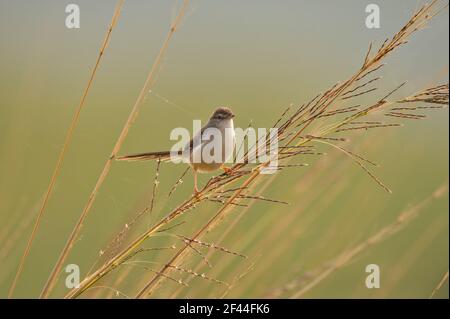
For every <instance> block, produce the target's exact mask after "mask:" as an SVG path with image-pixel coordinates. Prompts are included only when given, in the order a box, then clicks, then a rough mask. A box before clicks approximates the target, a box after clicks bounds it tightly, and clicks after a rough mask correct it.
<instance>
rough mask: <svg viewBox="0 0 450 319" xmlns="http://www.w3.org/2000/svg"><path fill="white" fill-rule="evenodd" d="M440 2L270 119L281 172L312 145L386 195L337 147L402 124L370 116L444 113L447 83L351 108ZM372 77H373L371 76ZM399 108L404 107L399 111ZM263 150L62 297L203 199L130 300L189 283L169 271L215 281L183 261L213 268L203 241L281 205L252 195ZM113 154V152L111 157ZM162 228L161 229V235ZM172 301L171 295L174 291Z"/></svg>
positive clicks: (364, 162)
mask: <svg viewBox="0 0 450 319" xmlns="http://www.w3.org/2000/svg"><path fill="white" fill-rule="evenodd" d="M438 3H439V2H438V1H432V2H431V3H430V4H428V5H425V6H423V7H422V8H421V9H420V10H418V11H417V12H416V13H415V14H414V15H413V16H412V18H411V19H410V20H409V21H408V22H407V23H406V24H405V25H404V27H403V28H402V29H401V30H400V31H399V32H398V33H396V34H395V35H394V36H393V37H392V38H390V39H386V41H385V42H384V43H383V44H382V45H381V46H380V47H379V48H378V49H377V50H376V51H375V52H372V50H373V48H372V45H370V46H369V49H368V52H367V54H366V56H365V57H364V59H363V62H362V65H361V67H360V69H358V70H357V71H356V72H355V73H354V75H352V76H351V77H350V78H349V79H347V80H345V81H343V82H341V83H337V84H336V85H334V86H333V87H331V88H330V89H328V90H327V91H325V92H323V93H320V94H318V95H317V96H316V97H315V98H313V99H312V100H310V101H309V102H307V103H305V104H302V105H300V106H298V107H290V108H288V109H286V111H285V112H283V114H282V115H281V117H279V118H278V119H275V125H274V127H277V128H278V138H279V141H280V142H281V147H280V150H279V152H278V156H279V159H280V160H281V163H280V167H279V168H280V169H281V170H287V169H290V168H292V167H294V166H295V164H291V163H290V161H291V160H292V159H294V158H302V157H304V156H306V155H321V154H322V153H321V152H319V151H318V150H317V147H318V145H320V144H324V145H326V146H329V147H332V148H333V149H336V150H338V151H339V152H342V153H343V154H345V155H346V156H347V157H349V158H350V159H351V160H352V161H353V162H354V163H355V164H356V165H357V166H359V167H360V168H361V169H362V170H363V171H364V172H365V173H366V174H367V175H368V176H369V178H371V179H372V180H373V181H374V182H375V183H377V184H378V185H379V186H380V187H381V188H382V189H384V190H385V191H387V192H391V190H390V189H389V188H388V187H387V186H386V185H385V184H384V183H383V182H382V181H381V179H379V178H378V177H377V176H376V175H375V174H374V173H373V172H372V170H371V169H369V167H376V166H377V165H376V164H375V163H374V162H372V161H370V160H368V159H366V158H365V157H363V156H361V155H359V154H356V153H355V152H353V151H351V150H349V149H347V148H345V147H343V146H341V145H339V143H341V142H344V141H346V139H345V138H344V137H342V136H341V134H343V133H344V132H349V131H363V132H364V131H368V130H372V129H386V128H388V127H394V126H400V124H401V123H397V122H395V123H393V122H379V121H373V120H371V119H370V116H371V115H373V114H375V113H377V114H379V113H381V114H384V115H385V116H386V118H391V117H395V118H396V119H401V120H410V119H411V120H416V119H421V118H423V117H424V115H423V114H417V113H415V111H417V110H422V108H420V109H419V108H415V107H410V106H408V105H409V104H410V103H416V102H424V103H427V104H428V105H429V106H428V108H442V107H444V106H445V105H446V104H448V85H447V84H445V85H438V86H434V87H431V88H427V89H426V90H424V91H421V92H418V93H415V94H412V95H411V96H407V97H402V98H395V97H394V96H396V95H397V94H398V93H399V90H400V88H402V87H403V86H404V85H405V83H403V84H401V85H399V86H398V87H396V88H393V89H392V90H391V91H388V92H385V93H381V94H380V95H379V97H378V98H376V99H375V101H374V102H373V104H370V105H366V106H362V105H359V104H355V102H354V101H355V100H356V99H357V98H358V97H360V96H362V95H368V94H371V95H373V94H375V92H378V89H377V87H373V86H374V85H376V84H377V83H378V82H379V81H380V79H381V78H380V77H379V76H375V74H376V73H377V72H379V71H380V70H381V69H382V68H383V66H384V64H383V63H382V62H383V60H384V59H385V58H386V57H387V56H388V55H389V54H390V53H392V52H393V51H394V50H395V49H397V48H398V47H400V46H402V45H404V44H406V43H407V41H408V38H409V37H410V36H411V35H412V34H413V33H415V32H416V31H418V30H420V29H422V28H423V27H425V26H426V24H427V23H428V22H429V21H430V20H431V19H432V18H433V17H434V16H435V15H436V14H437V13H439V12H440V10H442V7H438ZM370 76H375V77H374V78H370ZM408 103H409V104H408ZM399 105H402V107H400V106H399ZM405 105H406V106H405ZM262 142H263V143H262V144H265V146H268V145H269V141H268V140H266V141H262ZM260 147H262V146H261V144H257V145H252V146H251V147H250V150H249V151H248V152H247V153H246V157H245V158H246V161H244V163H240V164H235V165H234V166H233V167H232V169H231V171H230V172H229V173H227V174H222V175H219V176H215V177H213V178H211V179H210V180H209V181H208V182H207V183H206V185H205V186H204V188H203V189H202V190H201V191H200V193H199V194H197V195H196V196H192V197H190V198H188V199H186V200H185V201H184V202H182V203H181V204H180V205H178V206H177V207H176V208H175V209H173V210H172V211H170V212H169V213H168V214H167V215H166V216H165V217H163V218H162V219H160V220H159V221H157V222H155V223H154V224H153V225H151V226H150V227H149V228H148V229H147V230H146V231H145V232H143V233H142V234H140V235H139V236H137V237H136V238H135V239H134V240H132V241H131V243H129V244H128V245H126V246H125V247H124V248H123V249H122V250H121V251H119V252H118V253H116V254H115V255H114V256H112V257H111V258H109V259H108V260H107V261H106V262H105V263H104V264H103V265H102V266H100V267H99V268H98V269H97V270H95V271H94V272H93V273H91V274H89V275H88V276H87V277H86V278H85V279H84V280H83V281H82V282H81V284H80V287H79V288H76V289H73V290H71V291H70V292H69V293H68V294H67V295H66V298H75V297H78V296H80V295H82V294H83V293H84V292H86V291H87V290H89V289H91V288H93V287H94V285H95V284H96V283H97V282H98V281H99V280H100V279H102V278H104V277H105V276H106V275H108V274H109V273H111V272H112V271H113V270H115V269H117V268H118V267H119V266H121V265H124V264H127V263H130V259H132V258H133V257H134V256H136V255H138V254H139V253H140V252H142V248H141V246H142V244H143V243H144V242H146V240H147V239H149V238H151V237H155V236H158V235H161V233H164V234H166V235H169V236H170V235H174V234H173V228H174V227H177V225H179V224H177V223H176V221H179V220H181V217H182V216H185V215H186V213H187V212H189V211H192V210H193V209H195V208H196V207H198V205H200V204H201V203H203V202H207V201H214V202H217V201H218V202H219V203H222V207H221V208H220V209H219V210H218V211H217V212H216V213H215V214H213V216H212V217H211V218H210V219H209V220H208V221H207V222H206V223H204V224H203V225H201V226H200V227H199V228H198V229H197V230H196V231H194V232H193V233H192V234H191V235H190V236H183V238H181V242H182V246H181V248H179V249H178V250H177V251H176V252H175V254H174V255H173V256H172V257H170V258H169V259H168V260H167V261H165V260H155V261H152V262H147V263H149V264H152V265H159V264H161V265H162V266H161V268H160V269H154V268H148V267H146V268H145V269H147V270H148V271H149V272H150V273H152V274H153V275H152V277H151V278H149V279H148V280H146V281H144V282H143V284H142V285H141V286H140V288H139V289H137V292H136V294H135V295H134V296H133V297H135V298H145V297H148V296H150V295H151V294H152V293H153V292H154V291H155V289H156V288H157V287H158V286H159V285H160V283H161V282H162V281H163V280H171V281H174V282H178V283H179V284H180V285H182V286H184V285H186V283H185V282H183V281H181V280H176V279H175V278H174V277H172V275H171V273H172V272H174V271H181V272H185V273H188V274H190V275H191V276H192V277H198V275H200V277H203V278H205V279H208V280H211V281H213V279H212V278H209V277H207V276H206V275H203V276H202V275H201V274H199V273H198V272H197V270H196V268H194V269H186V268H184V267H183V266H182V265H181V262H182V260H185V259H186V258H187V257H188V256H189V254H191V253H195V254H197V255H199V256H200V257H201V259H202V261H203V262H204V263H205V264H207V265H209V264H210V263H209V261H208V254H209V253H208V254H207V255H204V254H203V253H202V252H200V251H199V250H198V249H197V248H196V247H197V246H198V245H201V243H204V241H203V237H204V235H205V234H207V233H208V232H210V231H211V230H212V229H213V228H215V227H217V226H218V225H219V224H220V223H221V221H223V220H224V218H225V217H226V216H227V215H228V214H229V213H230V212H231V211H232V209H233V208H234V207H237V206H250V205H252V204H253V203H254V202H255V201H258V200H268V201H271V202H278V201H277V200H274V199H268V198H264V197H261V196H260V195H259V194H255V193H254V192H255V190H256V185H258V183H259V182H260V181H261V180H264V178H262V176H263V175H262V174H261V171H262V170H263V169H264V168H265V167H266V166H267V165H268V162H265V163H261V164H258V165H256V166H254V167H253V166H252V165H251V164H250V162H251V159H252V158H253V157H254V156H255V154H258V153H259V152H260V151H261V148H260ZM115 154H116V153H114V152H113V155H115ZM113 157H114V156H112V158H113ZM272 179H273V178H272V177H269V178H267V180H269V182H270V181H271V180H272ZM269 182H268V183H269ZM232 225H233V224H232ZM164 227H166V228H165V229H164ZM207 247H208V248H209V251H214V250H225V251H227V253H230V250H228V249H225V248H223V247H222V249H220V248H219V247H218V246H217V245H216V244H214V243H209V244H207ZM192 277H191V278H192ZM216 281H217V280H216ZM173 296H176V293H175V294H174V295H173Z"/></svg>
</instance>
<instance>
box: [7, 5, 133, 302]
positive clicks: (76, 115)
mask: <svg viewBox="0 0 450 319" xmlns="http://www.w3.org/2000/svg"><path fill="white" fill-rule="evenodd" d="M123 3H124V0H119V1H118V2H117V5H116V9H115V11H114V14H113V17H112V20H111V23H110V25H109V28H108V30H107V32H106V35H105V38H104V40H103V43H102V45H101V46H100V50H99V54H98V56H97V60H96V61H95V64H94V67H93V69H92V71H91V74H90V77H89V80H88V83H87V85H86V88H85V89H84V91H83V94H82V96H81V100H80V103H79V104H78V107H77V109H76V110H75V113H74V115H73V118H72V121H71V122H70V126H69V129H68V130H67V133H66V137H65V139H64V142H63V147H62V149H61V151H60V153H59V155H58V159H57V161H56V165H55V168H54V169H53V173H52V176H51V178H50V183H49V185H48V187H47V191H46V194H45V196H44V200H43V202H42V205H41V207H40V209H39V213H38V215H37V217H36V221H35V223H34V226H33V229H32V231H31V234H30V237H29V239H28V242H27V245H26V247H25V250H24V252H23V254H22V257H21V259H20V262H19V266H18V268H17V272H16V275H15V277H14V279H13V282H12V284H11V287H10V288H9V291H8V298H11V297H12V295H13V293H14V290H15V288H16V285H17V281H18V280H19V277H20V274H21V273H22V270H23V266H24V265H25V261H26V259H27V257H28V254H29V253H30V250H31V246H32V245H33V241H34V239H35V237H36V233H37V231H38V230H39V226H40V224H41V220H42V217H43V215H44V212H45V209H46V207H47V203H48V200H49V198H50V196H51V194H52V191H53V187H54V186H55V182H56V179H57V178H58V176H59V172H60V171H61V167H62V164H63V161H64V158H65V156H66V152H67V149H68V148H69V145H70V143H71V142H72V137H73V133H74V131H75V128H76V127H77V124H78V120H79V118H80V114H81V111H82V110H83V108H84V105H85V104H84V103H85V101H86V98H87V96H88V93H89V91H90V89H91V87H92V83H93V82H94V78H95V75H96V74H97V70H98V67H99V66H100V61H101V59H102V57H103V54H104V53H105V49H106V47H107V46H108V43H109V40H110V37H111V33H112V31H113V29H114V27H115V26H116V23H117V20H118V19H119V16H120V12H121V10H122V6H123Z"/></svg>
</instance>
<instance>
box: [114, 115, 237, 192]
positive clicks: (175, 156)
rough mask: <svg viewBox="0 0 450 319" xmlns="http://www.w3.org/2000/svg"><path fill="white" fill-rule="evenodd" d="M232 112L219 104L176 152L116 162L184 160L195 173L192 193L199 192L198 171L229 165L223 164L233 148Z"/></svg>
mask: <svg viewBox="0 0 450 319" xmlns="http://www.w3.org/2000/svg"><path fill="white" fill-rule="evenodd" d="M234 116H235V115H234V114H233V112H232V111H231V109H229V108H227V107H219V108H217V109H216V110H215V111H214V113H213V114H212V115H211V118H210V119H209V121H208V123H206V125H205V126H203V127H202V128H201V130H200V131H199V132H197V134H196V135H195V136H194V137H193V138H192V139H191V140H190V141H189V143H186V145H185V146H184V148H183V149H182V150H178V151H175V152H173V151H172V152H171V151H162V152H148V153H140V154H133V155H125V156H120V157H117V158H116V160H118V161H147V160H159V161H167V160H172V161H177V160H178V161H179V160H181V161H183V162H185V163H188V164H189V165H190V166H191V168H192V170H193V172H194V193H195V194H196V195H197V194H198V193H199V190H198V186H197V173H209V172H213V171H215V170H218V169H220V168H221V169H223V170H224V171H225V172H226V173H228V172H229V170H230V169H229V168H228V167H226V166H225V163H226V162H227V161H228V160H229V159H230V157H231V155H232V153H233V150H234V147H235V132H234V123H233V118H234Z"/></svg>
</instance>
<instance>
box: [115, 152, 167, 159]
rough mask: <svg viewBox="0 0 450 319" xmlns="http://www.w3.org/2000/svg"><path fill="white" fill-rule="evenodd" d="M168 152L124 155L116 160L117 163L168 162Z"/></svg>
mask: <svg viewBox="0 0 450 319" xmlns="http://www.w3.org/2000/svg"><path fill="white" fill-rule="evenodd" d="M169 159H170V152H169V151H164V152H149V153H140V154H132V155H124V156H119V157H117V158H116V160H118V161H149V160H161V161H164V160H169Z"/></svg>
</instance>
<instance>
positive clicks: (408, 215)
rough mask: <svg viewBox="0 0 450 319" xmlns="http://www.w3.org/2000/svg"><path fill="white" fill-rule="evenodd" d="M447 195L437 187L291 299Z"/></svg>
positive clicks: (400, 228) (444, 187)
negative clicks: (431, 203)
mask: <svg viewBox="0 0 450 319" xmlns="http://www.w3.org/2000/svg"><path fill="white" fill-rule="evenodd" d="M447 193H448V184H447V183H446V184H443V185H441V186H440V187H438V188H437V189H436V190H435V191H434V192H433V194H431V195H430V196H428V197H426V198H425V199H423V200H422V201H421V202H419V203H418V204H416V205H414V206H413V207H411V208H409V209H407V210H406V211H404V212H402V213H401V214H400V215H399V216H398V217H397V219H396V221H395V222H393V223H392V224H389V225H387V226H385V227H383V228H382V229H381V230H379V231H378V232H377V233H375V234H374V235H372V236H370V237H369V238H368V239H367V240H365V241H364V242H362V243H360V244H359V245H357V246H355V247H353V248H351V249H348V250H346V251H344V252H343V253H342V254H340V255H339V256H337V257H336V258H335V259H334V261H333V262H332V264H331V267H327V269H326V270H325V271H323V272H322V273H321V274H319V275H317V276H315V277H314V279H313V280H312V281H311V282H309V283H308V284H307V285H305V286H304V287H302V288H301V289H300V290H298V291H297V292H296V293H294V294H293V295H292V297H291V298H300V297H302V296H303V295H304V294H305V293H306V292H308V291H310V290H311V289H312V288H314V287H315V286H317V285H318V284H319V283H320V282H322V281H323V280H324V279H325V278H327V277H328V276H329V275H331V274H332V273H333V272H334V271H336V270H337V269H339V268H341V267H343V266H344V265H346V264H347V263H348V262H349V261H351V260H352V259H354V258H355V257H356V256H357V255H359V254H361V253H363V252H365V251H366V250H367V249H368V248H369V247H370V246H373V245H375V244H377V243H379V242H381V241H383V240H386V239H387V238H389V237H390V236H392V235H393V234H396V233H397V232H398V231H400V230H402V229H403V228H404V227H405V226H406V225H407V224H408V223H409V222H411V221H412V220H414V219H415V218H417V217H418V216H419V215H420V213H421V212H422V209H423V208H424V207H425V206H426V205H428V204H429V203H430V202H432V201H434V200H437V199H439V198H441V197H442V196H444V195H445V194H447Z"/></svg>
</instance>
